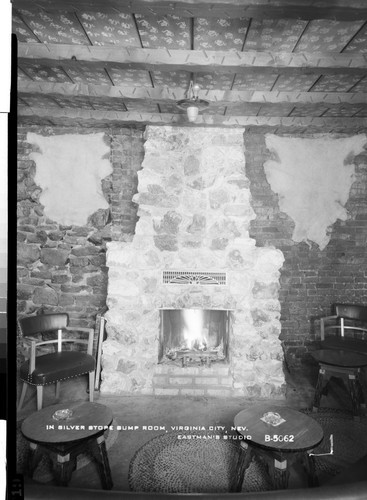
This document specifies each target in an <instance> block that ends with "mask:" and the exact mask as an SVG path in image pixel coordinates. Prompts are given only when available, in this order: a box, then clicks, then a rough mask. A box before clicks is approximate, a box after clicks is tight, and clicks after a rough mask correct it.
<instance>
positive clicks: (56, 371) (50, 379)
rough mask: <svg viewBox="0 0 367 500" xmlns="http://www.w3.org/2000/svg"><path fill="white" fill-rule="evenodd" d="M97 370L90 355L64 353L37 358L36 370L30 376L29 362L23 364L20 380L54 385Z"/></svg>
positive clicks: (76, 352) (35, 383)
mask: <svg viewBox="0 0 367 500" xmlns="http://www.w3.org/2000/svg"><path fill="white" fill-rule="evenodd" d="M94 368H95V359H94V357H93V356H91V355H90V354H85V353H83V352H78V351H63V352H56V353H51V354H44V355H43V356H37V358H36V368H35V370H34V372H33V373H32V374H31V375H29V374H28V372H29V361H26V362H25V363H23V364H22V366H21V368H20V378H21V379H22V380H23V381H25V382H28V383H29V384H33V385H46V384H53V383H55V382H57V381H59V380H64V379H67V378H72V377H76V376H79V375H80V374H81V373H88V372H91V371H93V370H94Z"/></svg>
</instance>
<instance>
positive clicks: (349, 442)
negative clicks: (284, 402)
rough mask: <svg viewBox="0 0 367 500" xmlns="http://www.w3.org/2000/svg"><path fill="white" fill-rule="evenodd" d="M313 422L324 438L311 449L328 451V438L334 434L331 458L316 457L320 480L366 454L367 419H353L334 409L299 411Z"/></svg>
mask: <svg viewBox="0 0 367 500" xmlns="http://www.w3.org/2000/svg"><path fill="white" fill-rule="evenodd" d="M301 411H302V413H306V414H307V415H308V416H309V417H311V418H313V419H314V420H316V421H317V422H318V423H319V424H320V425H321V427H322V429H323V431H324V439H323V441H322V442H321V444H320V445H319V446H318V447H317V448H315V449H314V450H313V452H314V453H315V454H317V453H328V452H329V451H330V435H331V434H332V435H333V442H334V452H333V454H332V455H324V456H321V457H317V456H316V457H315V466H316V473H317V475H318V477H319V480H320V481H322V479H323V478H327V477H330V476H335V475H337V474H340V473H341V472H342V471H343V470H344V469H346V468H347V467H349V466H351V465H353V464H354V463H356V462H357V461H358V460H359V459H360V458H362V457H363V456H365V455H366V453H367V418H366V417H361V419H360V421H358V420H354V419H353V416H352V414H351V413H350V412H346V411H344V410H337V409H333V408H320V409H319V411H318V412H317V413H313V412H312V410H301Z"/></svg>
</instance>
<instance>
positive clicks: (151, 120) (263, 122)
mask: <svg viewBox="0 0 367 500" xmlns="http://www.w3.org/2000/svg"><path fill="white" fill-rule="evenodd" d="M18 115H19V118H20V119H21V118H25V119H26V118H29V119H30V120H32V119H37V118H38V119H42V120H45V121H47V120H48V121H51V122H53V123H66V122H68V121H69V120H72V121H75V122H78V123H81V124H82V123H83V122H86V123H90V122H94V123H100V124H103V125H104V126H112V125H119V124H120V125H126V124H140V125H142V124H143V125H189V123H188V120H187V117H186V114H184V113H183V114H169V113H140V112H120V111H97V110H86V109H71V108H63V109H57V108H52V109H51V108H50V109H47V108H34V107H29V108H20V109H19V110H18ZM195 126H220V127H249V126H251V127H253V126H255V127H264V126H266V127H290V128H297V127H299V128H312V129H314V128H317V129H320V132H325V131H327V130H336V129H340V130H349V129H361V130H362V129H366V127H367V118H335V117H332V118H315V117H302V118H301V117H295V118H284V117H266V116H259V117H257V116H233V117H226V116H221V115H199V117H198V118H197V121H196V122H195Z"/></svg>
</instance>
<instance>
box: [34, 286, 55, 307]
mask: <svg viewBox="0 0 367 500" xmlns="http://www.w3.org/2000/svg"><path fill="white" fill-rule="evenodd" d="M33 302H34V303H35V304H47V305H53V306H57V305H58V302H59V301H58V295H57V292H55V290H53V289H52V288H50V287H44V288H36V289H35V291H34V295H33Z"/></svg>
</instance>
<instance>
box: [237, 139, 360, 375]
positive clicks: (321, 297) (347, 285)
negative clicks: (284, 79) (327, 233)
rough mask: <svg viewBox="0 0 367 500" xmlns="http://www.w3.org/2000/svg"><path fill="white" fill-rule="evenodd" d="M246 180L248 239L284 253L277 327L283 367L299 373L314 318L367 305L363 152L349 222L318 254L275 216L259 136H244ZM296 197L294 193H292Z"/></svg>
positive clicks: (340, 225) (314, 329)
mask: <svg viewBox="0 0 367 500" xmlns="http://www.w3.org/2000/svg"><path fill="white" fill-rule="evenodd" d="M244 137H245V151H246V152H245V155H246V169H247V176H248V178H249V179H250V183H251V186H250V189H251V193H252V198H253V208H254V210H255V212H256V215H257V218H256V219H255V220H254V221H252V223H251V231H250V234H251V236H252V237H253V238H255V239H256V242H257V245H258V246H263V245H274V246H275V247H276V248H279V249H281V250H282V252H283V253H284V257H285V262H284V265H283V267H282V270H281V279H280V282H281V289H280V301H281V307H282V308H281V323H282V333H281V337H280V338H281V340H282V342H283V346H284V350H285V354H286V361H287V364H288V367H289V368H291V369H292V368H293V369H297V368H299V367H301V362H302V361H303V363H302V365H303V366H302V369H304V368H305V366H306V365H307V361H308V360H309V356H308V355H307V352H308V349H309V346H310V343H311V342H312V341H314V339H315V332H318V328H319V323H318V322H317V318H319V317H320V316H323V315H326V314H330V312H331V309H330V308H331V305H332V304H333V303H334V302H347V303H362V304H366V303H367V279H366V278H367V252H366V246H367V245H366V244H367V152H366V153H364V154H361V155H359V156H357V157H356V158H355V159H354V161H353V163H355V165H356V180H355V182H354V184H353V186H352V188H351V191H350V196H349V200H348V203H347V205H346V208H347V211H348V213H349V214H350V219H349V220H347V221H345V222H342V221H337V222H336V223H335V224H333V226H332V228H331V239H330V242H329V244H328V245H327V247H326V248H325V249H324V250H323V251H320V250H319V247H318V246H317V245H316V244H312V246H310V247H309V246H308V245H307V244H305V243H295V242H293V241H292V239H291V236H292V232H293V228H294V223H293V221H292V219H290V218H289V217H288V216H287V215H286V214H285V213H283V212H280V210H279V205H278V196H277V195H276V194H275V193H274V192H273V191H272V190H271V189H270V186H269V184H268V182H267V180H266V176H265V172H264V167H263V165H264V162H265V161H266V160H267V159H269V158H270V153H269V151H268V150H267V149H266V146H265V136H264V134H255V133H254V134H245V136H244ZM294 196H297V193H294Z"/></svg>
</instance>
